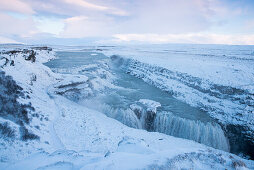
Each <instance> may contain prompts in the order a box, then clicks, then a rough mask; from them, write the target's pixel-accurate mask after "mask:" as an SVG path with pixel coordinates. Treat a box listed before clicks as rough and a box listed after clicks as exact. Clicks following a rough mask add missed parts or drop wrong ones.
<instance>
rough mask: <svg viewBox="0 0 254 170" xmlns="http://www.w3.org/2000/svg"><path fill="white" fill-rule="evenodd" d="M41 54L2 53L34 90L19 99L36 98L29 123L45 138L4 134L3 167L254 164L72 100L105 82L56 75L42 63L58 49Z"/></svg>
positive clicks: (27, 89) (21, 81) (10, 71)
mask: <svg viewBox="0 0 254 170" xmlns="http://www.w3.org/2000/svg"><path fill="white" fill-rule="evenodd" d="M35 52H36V53H37V55H36V60H35V62H32V61H30V60H25V57H23V55H24V54H23V53H22V52H21V53H17V55H15V57H14V56H13V55H5V54H3V55H2V54H1V56H4V57H6V58H8V59H10V61H11V60H13V61H14V66H13V65H12V66H10V63H11V62H10V63H9V64H8V65H5V66H3V67H2V68H1V70H2V71H4V72H5V73H6V74H7V75H11V76H12V77H13V79H14V80H15V81H16V82H17V84H18V85H19V86H20V87H22V88H23V91H24V92H25V94H28V93H29V98H25V99H19V100H18V101H19V102H23V103H28V102H31V105H32V106H33V107H34V108H35V111H33V112H31V115H32V114H35V115H38V116H35V117H30V116H31V115H30V114H29V117H30V119H31V122H30V124H27V125H25V126H26V127H27V129H28V130H29V131H30V132H33V133H34V134H36V135H38V136H39V137H40V139H38V140H27V141H22V140H20V139H19V138H15V140H14V142H11V141H8V140H7V139H6V138H3V137H1V139H0V140H1V148H0V149H1V164H0V166H1V167H2V168H4V169H17V168H18V169H22V168H23V169H35V168H69V169H71V168H73V169H82V168H83V169H102V168H106V169H138V168H139V169H140V168H145V169H152V168H166V169H167V168H194V169H214V168H217V169H224V168H227V169H234V168H239V167H240V168H245V167H247V168H250V169H251V168H253V166H254V165H253V161H247V160H244V159H242V158H239V157H238V156H236V155H233V154H229V153H227V152H224V151H220V150H216V149H213V148H210V147H207V146H204V145H201V144H198V143H195V142H193V141H189V140H185V139H180V138H175V137H171V136H168V135H164V134H160V133H154V132H153V133H152V132H147V131H144V130H138V129H133V128H129V127H127V126H125V125H123V124H121V123H119V122H118V121H116V120H114V119H111V118H108V117H107V116H105V115H104V114H102V113H100V112H97V111H94V110H91V109H88V108H87V107H84V106H81V105H80V104H77V103H74V102H73V101H70V100H68V99H66V98H65V97H64V95H63V94H66V92H68V96H69V95H70V94H75V91H79V90H84V91H85V92H88V93H84V96H86V95H88V96H89V94H90V95H91V94H92V93H93V91H94V90H97V89H100V87H101V85H104V86H105V84H104V83H102V84H100V82H101V81H91V77H88V76H86V75H65V74H56V73H53V72H52V71H51V70H50V69H49V68H48V67H46V66H44V65H42V63H43V62H45V61H48V60H49V59H52V58H54V55H53V53H51V52H49V53H48V52H47V51H40V50H35ZM90 68H91V67H90ZM86 69H89V68H86ZM99 74H100V75H103V73H101V72H99ZM35 77H36V79H35ZM101 79H103V76H102V77H101ZM97 80H98V79H97ZM97 91H98V92H99V90H97ZM89 92H91V93H89ZM62 95H63V96H62ZM74 98H75V96H74ZM4 121H8V119H4ZM14 123H15V122H14ZM37 126H39V128H38V127H37ZM11 127H12V126H11ZM10 153H11V154H10ZM42 159H43V160H45V161H42ZM123 162H125V163H123Z"/></svg>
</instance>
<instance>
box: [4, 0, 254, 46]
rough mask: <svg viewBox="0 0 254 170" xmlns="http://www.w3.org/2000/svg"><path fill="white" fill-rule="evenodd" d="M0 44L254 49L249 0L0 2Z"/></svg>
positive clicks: (251, 1)
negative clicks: (233, 46)
mask: <svg viewBox="0 0 254 170" xmlns="http://www.w3.org/2000/svg"><path fill="white" fill-rule="evenodd" d="M0 23H1V25H0V43H25V44H59V45H84V44H86V43H95V44H96V43H97V44H119V43H127V44H128V43H130V44H131V43H141V44H142V43H156V44H160V43H195V44H237V45H254V0H0Z"/></svg>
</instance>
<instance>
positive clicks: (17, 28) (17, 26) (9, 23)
mask: <svg viewBox="0 0 254 170" xmlns="http://www.w3.org/2000/svg"><path fill="white" fill-rule="evenodd" d="M0 21H1V27H0V35H5V36H13V35H18V36H22V37H27V36H31V35H32V34H33V33H36V32H37V31H38V30H37V29H36V27H35V23H34V21H33V19H32V18H31V17H27V18H22V19H21V18H15V17H13V16H10V15H7V14H4V13H0Z"/></svg>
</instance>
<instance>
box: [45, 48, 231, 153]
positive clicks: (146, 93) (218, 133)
mask: <svg viewBox="0 0 254 170" xmlns="http://www.w3.org/2000/svg"><path fill="white" fill-rule="evenodd" d="M57 57H58V58H57V59H55V60H52V61H50V62H48V63H46V64H45V65H47V66H48V67H50V68H51V69H52V70H55V71H57V72H61V73H68V74H72V70H75V68H78V67H81V66H93V67H91V68H92V69H90V70H89V69H86V70H85V71H81V72H79V74H85V75H87V76H88V77H89V78H90V79H91V80H93V79H96V76H97V75H95V74H94V72H96V70H99V69H100V70H104V71H105V72H110V74H112V75H114V79H113V81H112V82H111V83H112V84H113V85H115V86H116V87H117V88H105V89H104V90H103V91H100V92H99V93H96V95H94V96H92V97H89V98H87V99H83V100H82V101H79V103H80V104H82V105H85V106H87V107H89V108H92V109H95V110H98V111H101V112H103V113H105V114H106V115H107V116H109V117H112V118H114V119H117V120H119V121H120V122H122V123H124V124H126V125H128V126H130V127H134V128H143V129H145V126H144V124H146V123H148V122H144V121H145V120H141V119H140V120H139V119H138V118H137V117H136V115H135V114H134V112H133V111H131V110H130V105H132V104H135V103H137V101H139V100H140V99H149V100H153V101H156V102H159V103H160V104H161V107H158V109H157V112H156V116H155V118H154V120H152V125H153V126H152V129H149V130H150V131H158V132H162V133H165V134H168V135H172V136H176V137H181V138H186V139H191V140H194V141H197V142H199V143H203V144H206V145H208V146H212V147H215V148H218V149H222V150H226V151H229V146H228V142H227V138H226V137H225V135H224V132H223V130H222V129H221V127H220V126H219V125H218V124H217V123H216V122H215V121H214V120H213V119H212V118H210V117H209V116H208V114H207V113H206V112H204V111H202V110H199V109H198V108H195V107H191V106H190V105H188V104H186V103H183V102H181V101H179V100H177V99H175V98H174V97H173V96H172V95H171V94H169V93H167V92H164V91H162V90H160V89H158V88H156V87H154V86H152V85H149V84H147V83H145V82H144V81H143V80H141V79H138V78H136V77H134V76H131V75H129V74H126V73H125V72H124V71H122V70H121V69H119V68H118V67H117V66H115V65H114V64H113V63H112V62H111V60H110V58H108V57H106V56H105V55H103V54H101V53H97V52H80V51H79V52H64V51H62V52H57ZM101 63H104V66H105V65H107V66H108V67H104V66H102V64H101ZM66 70H68V71H66ZM75 74H76V73H75ZM91 75H93V76H91ZM150 123H151V122H150ZM147 130H148V129H147Z"/></svg>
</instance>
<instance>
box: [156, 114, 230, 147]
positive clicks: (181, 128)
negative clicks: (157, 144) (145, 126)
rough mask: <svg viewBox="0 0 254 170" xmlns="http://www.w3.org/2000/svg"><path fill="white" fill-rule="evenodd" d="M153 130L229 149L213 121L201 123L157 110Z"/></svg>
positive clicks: (218, 127) (221, 131)
mask: <svg viewBox="0 0 254 170" xmlns="http://www.w3.org/2000/svg"><path fill="white" fill-rule="evenodd" d="M154 130H155V131H157V132H161V133H165V134H168V135H172V136H175V137H180V138H185V139H190V140H194V141H196V142H199V143H202V144H205V145H207V146H211V147H214V148H216V149H221V150H224V151H229V144H228V140H227V138H226V137H225V135H224V132H223V130H222V129H221V127H220V126H219V125H218V124H215V123H210V122H207V123H203V122H201V121H199V120H189V119H185V118H181V117H178V116H175V115H174V114H173V113H170V112H159V113H157V116H156V118H155V122H154Z"/></svg>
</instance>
